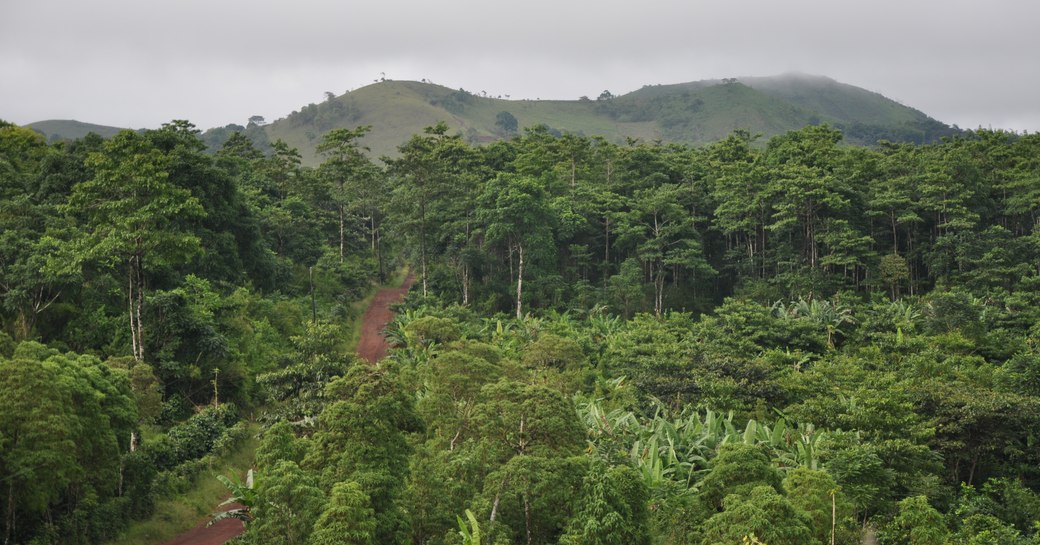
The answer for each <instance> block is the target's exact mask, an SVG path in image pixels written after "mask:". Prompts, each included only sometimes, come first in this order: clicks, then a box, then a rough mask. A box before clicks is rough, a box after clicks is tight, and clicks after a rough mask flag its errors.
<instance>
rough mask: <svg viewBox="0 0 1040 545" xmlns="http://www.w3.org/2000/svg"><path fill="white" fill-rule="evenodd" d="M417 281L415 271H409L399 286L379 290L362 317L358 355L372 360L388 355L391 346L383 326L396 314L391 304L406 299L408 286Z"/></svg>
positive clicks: (375, 360)
mask: <svg viewBox="0 0 1040 545" xmlns="http://www.w3.org/2000/svg"><path fill="white" fill-rule="evenodd" d="M414 282H415V273H411V272H409V273H408V277H407V278H405V279H404V284H402V285H401V287H399V288H386V289H382V290H379V293H377V294H376V296H375V298H374V299H372V304H370V305H368V310H366V311H365V315H364V316H363V317H362V318H361V340H359V341H358V345H357V354H358V357H360V358H361V359H364V360H368V361H370V362H373V363H374V362H377V361H379V360H381V359H383V357H384V356H386V353H387V351H388V350H389V346H387V344H386V339H384V338H383V328H384V327H386V324H388V323H390V320H392V319H393V317H394V314H393V313H392V312H390V305H392V304H394V303H397V302H398V301H400V300H401V299H404V294H406V293H408V288H410V287H412V284H413V283H414Z"/></svg>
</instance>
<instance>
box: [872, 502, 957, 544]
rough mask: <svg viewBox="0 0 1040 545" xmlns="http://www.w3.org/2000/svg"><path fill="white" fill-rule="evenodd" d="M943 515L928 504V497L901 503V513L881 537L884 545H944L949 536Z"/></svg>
mask: <svg viewBox="0 0 1040 545" xmlns="http://www.w3.org/2000/svg"><path fill="white" fill-rule="evenodd" d="M949 533H950V532H949V530H948V529H947V528H946V522H945V521H944V520H943V516H942V513H940V512H939V511H937V510H936V509H935V508H934V507H932V506H931V505H929V504H928V498H927V497H926V496H913V497H909V498H906V499H904V500H902V501H900V502H899V513H898V514H897V515H896V516H895V518H893V519H892V522H890V523H889V524H888V525H887V526H886V527H885V528H884V531H883V532H882V533H881V535H880V536H879V537H880V538H881V543H883V544H884V545H888V544H889V543H891V544H896V543H899V544H906V545H943V544H944V543H946V538H947V537H948V536H949Z"/></svg>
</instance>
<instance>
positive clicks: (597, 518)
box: [560, 466, 650, 545]
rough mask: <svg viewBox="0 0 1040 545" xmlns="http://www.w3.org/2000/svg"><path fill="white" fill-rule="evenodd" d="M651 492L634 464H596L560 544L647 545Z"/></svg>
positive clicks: (588, 476)
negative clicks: (649, 494) (603, 465)
mask: <svg viewBox="0 0 1040 545" xmlns="http://www.w3.org/2000/svg"><path fill="white" fill-rule="evenodd" d="M647 500H648V494H647V490H646V487H645V485H644V484H643V482H642V480H640V478H639V476H638V475H637V474H636V472H635V471H633V470H632V469H631V468H628V467H626V466H615V467H611V468H606V467H599V466H593V467H592V468H591V469H590V471H589V473H588V474H587V475H586V476H585V480H584V482H583V483H582V492H581V497H580V499H579V500H578V506H577V508H576V509H575V511H576V512H575V516H574V518H572V519H571V521H570V522H569V523H568V524H567V531H566V532H565V533H564V534H563V536H561V537H560V544H561V545H579V544H589V545H628V544H631V545H648V544H649V543H650V534H649V530H648V526H647V518H648V515H647V509H646V505H647Z"/></svg>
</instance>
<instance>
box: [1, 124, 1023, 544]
mask: <svg viewBox="0 0 1040 545" xmlns="http://www.w3.org/2000/svg"><path fill="white" fill-rule="evenodd" d="M368 130H369V128H368V127H364V126H362V127H357V128H353V129H336V130H332V131H328V132H327V133H325V135H324V136H323V137H322V140H321V144H320V146H319V147H318V149H319V151H320V152H321V154H322V158H323V161H322V163H321V164H320V166H317V167H314V168H310V167H303V166H301V161H300V154H299V152H298V151H297V150H295V149H293V148H291V147H289V146H288V145H286V144H285V143H284V142H281V141H276V142H273V143H271V144H270V149H269V150H265V151H261V150H260V149H258V148H257V147H255V146H254V145H253V143H252V142H251V141H250V140H249V139H248V138H246V137H245V136H243V135H242V134H241V133H235V134H233V135H231V136H230V137H229V138H228V140H227V142H226V143H225V144H224V145H223V147H222V149H220V150H219V151H218V152H216V153H214V154H210V153H207V152H206V151H205V144H204V143H203V142H202V140H201V138H200V135H199V131H197V130H195V128H194V127H193V126H192V125H191V124H190V123H188V122H186V121H174V122H171V123H169V124H167V125H164V126H163V127H162V128H160V129H157V130H146V131H141V132H131V131H124V132H122V133H119V134H118V135H116V136H113V137H111V138H108V139H103V138H101V137H98V136H96V135H93V136H88V137H86V138H83V139H80V140H76V141H65V142H55V143H47V142H46V141H45V140H44V139H43V138H42V137H41V136H39V135H38V134H36V133H34V132H32V131H31V130H28V129H24V128H20V127H17V126H14V125H11V124H7V123H0V326H2V329H0V390H2V391H0V405H2V406H0V508H2V511H3V520H4V522H3V527H2V528H3V535H4V540H5V542H11V543H30V542H32V543H84V544H86V543H102V542H104V541H105V540H108V539H111V538H112V537H114V536H116V535H118V534H119V532H121V531H122V530H123V529H124V528H125V527H126V524H127V523H128V522H129V521H130V520H133V519H138V518H143V517H146V516H148V515H150V514H151V512H152V510H153V509H154V505H155V502H156V500H157V499H159V498H163V497H169V496H171V495H176V494H178V493H181V492H183V490H185V489H186V488H187V487H189V486H190V485H191V482H192V480H193V479H195V477H196V476H197V475H198V473H199V471H200V468H201V467H203V466H204V465H205V464H206V463H208V462H207V460H211V459H212V457H213V456H217V455H220V453H223V452H227V451H228V450H229V449H232V448H235V446H236V445H240V444H241V443H242V441H243V439H244V438H245V437H246V436H247V435H249V434H252V433H256V430H259V433H260V441H259V447H258V448H257V450H256V453H255V457H254V459H255V463H254V469H255V484H254V486H253V487H252V488H245V487H244V485H241V486H239V485H236V484H235V482H234V481H231V480H229V481H228V483H229V485H232V489H233V490H232V491H233V492H235V494H236V498H238V499H240V500H241V502H242V503H244V504H245V510H244V511H242V512H240V513H239V515H241V516H242V518H244V519H245V520H246V521H247V522H246V532H245V534H243V535H242V536H241V537H239V538H237V539H238V540H239V542H241V543H245V544H251V543H255V544H258V545H259V544H268V543H313V544H319V543H320V544H326V543H329V544H331V543H416V544H419V543H422V544H478V543H485V544H487V543H496V544H498V543H526V544H532V543H539V544H541V543H545V544H550V543H560V544H577V543H583V544H584V543H643V544H650V543H654V544H673V543H674V544H686V543H695V544H704V545H715V544H737V543H754V542H756V541H757V542H760V543H766V544H769V545H784V544H806V543H808V544H812V543H818V544H821V545H822V544H825V543H846V544H851V543H859V542H860V541H861V540H863V539H866V537H865V536H872V538H876V539H877V540H878V542H880V543H883V544H886V545H887V544H903V543H922V544H923V543H937V544H938V543H955V544H961V543H964V544H968V543H971V544H982V543H1012V544H1027V543H1035V542H1037V539H1040V538H1037V537H1036V534H1037V532H1036V523H1037V521H1038V520H1040V495H1038V491H1040V470H1038V468H1040V452H1038V451H1037V450H1036V447H1035V440H1034V439H1035V438H1034V437H1033V432H1032V430H1035V429H1038V428H1040V379H1038V376H1040V352H1038V346H1037V342H1036V340H1037V338H1038V335H1040V295H1038V294H1040V216H1038V213H1040V137H1038V136H1037V135H1016V134H1010V133H1004V132H999V131H977V132H971V133H966V134H964V135H961V136H958V137H956V138H951V139H947V140H944V141H942V142H939V143H935V144H927V145H915V144H891V143H882V144H881V145H880V146H878V147H875V148H863V147H856V146H849V145H845V144H844V143H843V134H842V132H841V131H839V130H837V129H834V128H831V127H828V126H825V125H821V126H809V127H806V128H804V129H801V130H798V131H793V132H789V133H787V134H784V135H780V136H776V137H773V138H771V139H769V140H768V141H766V142H761V141H760V139H758V138H757V137H756V136H755V135H753V134H750V133H748V132H746V131H740V130H738V131H735V132H734V133H733V134H732V135H730V136H729V137H728V138H726V139H724V140H722V141H720V142H717V143H714V144H710V145H706V146H702V147H689V146H683V145H674V144H669V145H663V144H660V143H654V142H643V141H626V142H624V143H615V142H608V141H606V140H605V139H603V138H597V137H586V136H581V135H574V134H556V133H554V132H553V131H551V130H550V129H548V128H547V127H536V128H533V129H527V130H525V131H524V132H523V133H522V134H519V135H516V136H515V137H513V138H512V139H510V140H507V141H502V142H496V143H493V144H490V145H487V146H483V147H475V146H472V145H470V144H468V143H467V142H466V141H465V139H464V138H463V137H462V136H461V135H457V134H449V133H448V129H447V126H446V125H444V124H438V125H435V126H432V127H429V128H427V129H426V131H424V132H423V133H422V134H417V135H414V136H413V137H412V138H411V139H409V140H408V141H407V142H404V143H402V144H401V146H400V147H399V153H398V154H397V155H396V156H394V157H392V158H391V157H384V158H381V159H379V160H374V159H372V158H370V157H369V156H368V155H367V154H366V153H365V151H366V150H365V148H364V138H365V135H366V133H367V132H368ZM503 130H507V129H503ZM508 132H512V131H508ZM404 267H409V268H410V269H411V270H412V271H413V272H414V274H415V275H416V284H415V286H414V287H413V288H412V291H411V293H410V295H409V296H408V298H407V300H406V301H405V303H404V304H403V305H401V307H400V308H399V309H398V312H397V317H396V319H395V321H394V322H393V323H391V324H390V325H389V326H388V327H387V331H386V335H387V338H388V340H389V341H390V342H391V345H392V347H393V350H392V351H391V353H390V355H389V356H388V357H387V358H386V359H384V360H382V361H380V362H378V363H376V364H369V363H367V362H361V361H359V360H358V359H357V358H356V357H354V356H353V355H352V354H351V346H350V339H349V337H350V334H349V328H350V327H351V326H350V324H351V323H353V320H355V319H356V318H357V315H358V310H357V306H356V305H355V304H354V303H355V302H357V301H359V300H360V299H362V298H363V297H364V295H365V294H367V293H368V292H369V291H370V289H371V288H372V286H373V285H375V284H378V283H381V282H388V281H389V280H390V278H391V277H393V276H394V275H395V273H397V272H398V271H400V270H401V269H402V268H404ZM246 469H248V468H242V470H243V472H244V471H245V470H246Z"/></svg>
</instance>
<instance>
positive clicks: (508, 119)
mask: <svg viewBox="0 0 1040 545" xmlns="http://www.w3.org/2000/svg"><path fill="white" fill-rule="evenodd" d="M495 126H496V127H498V128H500V129H502V132H504V133H506V134H507V135H509V134H515V133H516V131H517V130H518V129H519V128H520V123H519V122H517V120H516V117H515V116H514V115H513V114H511V113H509V112H506V111H501V112H498V114H497V115H495Z"/></svg>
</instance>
